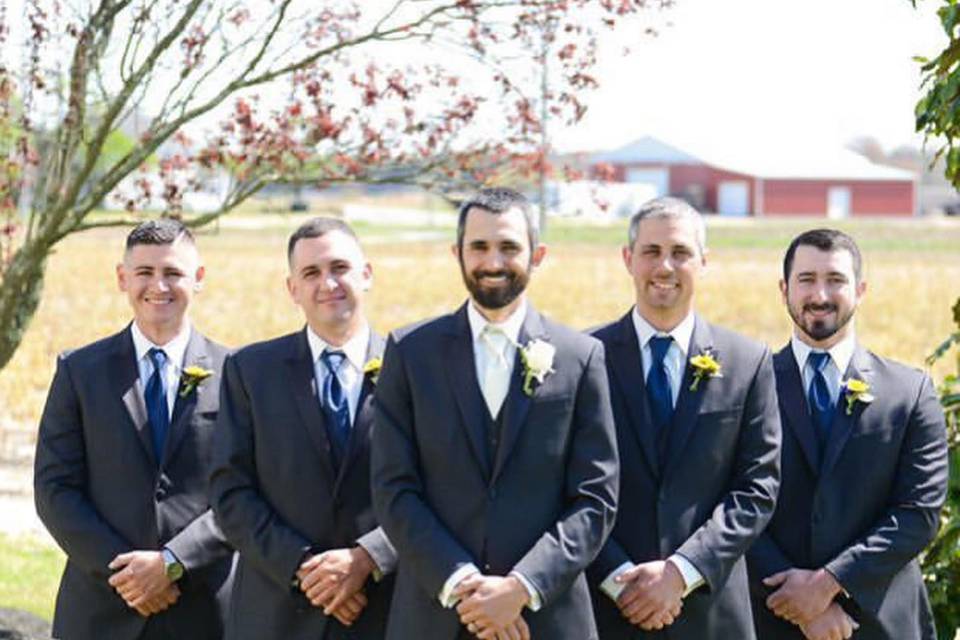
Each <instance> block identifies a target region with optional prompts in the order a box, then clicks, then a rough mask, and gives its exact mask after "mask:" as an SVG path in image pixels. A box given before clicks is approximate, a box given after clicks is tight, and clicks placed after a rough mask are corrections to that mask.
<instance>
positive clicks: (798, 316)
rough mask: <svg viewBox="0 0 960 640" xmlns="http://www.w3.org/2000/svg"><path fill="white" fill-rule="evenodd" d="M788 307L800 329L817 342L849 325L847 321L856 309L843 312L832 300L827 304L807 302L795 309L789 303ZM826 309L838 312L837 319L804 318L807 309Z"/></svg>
mask: <svg viewBox="0 0 960 640" xmlns="http://www.w3.org/2000/svg"><path fill="white" fill-rule="evenodd" d="M787 309H788V311H789V312H790V317H791V318H792V319H793V322H794V324H795V325H797V326H798V327H800V329H801V330H802V331H803V332H804V333H805V334H807V335H808V336H809V337H810V338H811V339H813V340H814V341H815V342H823V341H824V340H827V339H829V338H832V337H833V336H834V335H835V334H836V333H837V332H838V331H840V330H841V329H843V328H844V327H845V326H847V323H848V322H850V319H851V318H853V312H854V310H853V309H851V310H850V311H848V312H847V313H846V314H842V313H840V311H839V308H838V307H837V305H835V304H833V303H830V302H828V303H826V304H805V305H803V306H802V307H801V308H800V309H795V308H794V307H792V306H789V305H788V307H787ZM825 310H829V311H832V312H834V314H836V320H830V319H814V320H804V317H803V314H804V312H806V311H825Z"/></svg>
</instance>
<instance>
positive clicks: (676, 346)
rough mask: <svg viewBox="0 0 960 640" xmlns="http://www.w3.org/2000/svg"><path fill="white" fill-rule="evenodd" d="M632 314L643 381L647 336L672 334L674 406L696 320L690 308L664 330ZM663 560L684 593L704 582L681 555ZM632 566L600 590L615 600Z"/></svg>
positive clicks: (669, 356) (668, 363)
mask: <svg viewBox="0 0 960 640" xmlns="http://www.w3.org/2000/svg"><path fill="white" fill-rule="evenodd" d="M632 317H633V328H634V330H635V331H636V332H637V342H638V343H639V345H640V361H641V363H642V364H643V379H644V381H646V380H647V378H648V377H649V376H650V368H651V366H652V364H653V353H652V352H651V350H650V339H651V338H653V337H656V336H660V337H666V336H670V337H671V338H673V342H671V343H670V348H669V349H667V353H666V354H665V355H664V356H663V366H664V368H665V369H666V370H667V379H668V380H669V381H670V392H671V394H672V396H673V406H674V407H676V406H677V398H679V397H680V385H682V384H683V374H684V373H685V372H686V368H687V352H688V351H689V349H690V340H691V339H692V338H693V328H694V326H695V324H696V321H695V317H694V314H693V312H692V311H691V312H690V313H689V314H687V317H686V318H684V319H683V320H681V321H680V323H679V324H678V325H677V326H675V327H674V328H673V329H671V330H670V331H669V332H667V333H665V332H663V331H659V330H657V329H655V328H654V327H653V325H651V324H650V323H649V322H647V321H646V320H645V319H644V318H643V316H641V315H640V312H639V311H637V308H636V307H634V308H633V314H632ZM667 561H668V562H671V563H673V566H675V567H676V568H677V570H678V571H680V575H681V576H682V577H683V584H684V592H683V595H684V597H686V596H687V594H689V593H690V592H692V591H693V590H695V589H696V588H697V587H699V586H700V585H702V584H703V583H704V580H703V574H701V573H700V572H699V571H698V570H697V568H696V567H695V566H693V563H691V562H690V561H689V560H687V559H686V558H684V557H683V556H681V555H679V554H677V553H675V554H673V555H671V556H670V557H669V558H667ZM635 566H637V565H636V564H634V563H633V562H624V563H623V564H621V565H620V566H619V567H617V568H616V569H614V570H613V571H611V572H610V573H609V574H608V575H607V577H606V578H604V580H603V582H601V583H600V590H601V591H603V592H604V593H606V594H607V595H608V596H609V597H610V598H611V599H613V600H616V599H617V598H618V597H619V596H620V592H621V591H623V589H624V588H625V587H626V585H624V584H620V583H618V582H616V578H617V577H618V576H620V575H621V574H623V573H626V572H627V571H628V570H630V569H632V568H634V567H635Z"/></svg>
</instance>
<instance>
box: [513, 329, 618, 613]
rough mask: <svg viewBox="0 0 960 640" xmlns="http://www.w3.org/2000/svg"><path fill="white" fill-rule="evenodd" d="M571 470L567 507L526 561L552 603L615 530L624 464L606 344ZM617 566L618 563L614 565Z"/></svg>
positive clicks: (587, 384)
mask: <svg viewBox="0 0 960 640" xmlns="http://www.w3.org/2000/svg"><path fill="white" fill-rule="evenodd" d="M573 421H574V426H573V430H572V434H573V436H572V441H571V442H570V444H569V451H570V455H569V459H568V462H567V473H566V487H565V489H566V508H565V509H564V511H563V513H562V514H561V516H560V519H559V520H558V521H557V522H556V524H554V525H553V526H552V527H550V528H549V529H548V530H547V531H546V532H544V534H543V535H542V536H541V537H540V539H539V540H537V542H536V543H535V544H534V546H533V547H532V548H531V549H530V550H529V551H528V552H527V553H526V554H525V555H524V556H523V558H521V559H520V562H518V563H517V565H516V566H515V567H514V570H515V571H517V572H519V573H521V574H522V575H523V576H524V577H526V578H527V579H528V580H529V581H530V582H531V583H533V585H534V586H535V587H536V588H537V590H538V591H539V592H540V595H541V597H542V601H543V605H544V606H548V605H549V604H550V603H551V602H552V601H553V600H555V599H556V598H557V597H558V596H559V595H562V594H563V593H564V592H565V591H566V590H567V589H569V587H570V586H571V585H572V584H573V582H574V580H575V579H576V578H577V576H578V575H579V574H580V573H581V572H583V571H584V570H585V569H586V568H587V566H588V565H589V564H590V563H591V562H593V560H594V559H595V558H596V556H597V554H598V553H599V552H600V549H601V547H602V546H603V543H604V541H605V540H606V539H607V537H608V536H609V535H610V532H611V531H612V530H613V525H614V521H615V517H616V508H617V491H618V488H619V487H618V484H619V462H618V458H617V442H616V431H615V429H614V424H613V411H612V409H611V408H610V387H609V385H608V383H607V373H606V365H605V364H604V355H603V347H602V346H601V344H600V343H599V342H597V343H596V344H595V345H594V348H593V350H592V351H591V352H590V355H589V356H588V358H587V362H586V365H585V370H584V372H583V375H582V376H581V379H580V384H579V385H578V388H577V397H576V405H575V409H574V415H573ZM614 568H615V567H614Z"/></svg>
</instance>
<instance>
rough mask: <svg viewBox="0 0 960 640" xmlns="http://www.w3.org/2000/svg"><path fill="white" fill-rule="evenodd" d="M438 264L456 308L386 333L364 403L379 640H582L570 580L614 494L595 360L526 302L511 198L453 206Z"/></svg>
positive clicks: (591, 343)
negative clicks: (373, 399) (444, 258)
mask: <svg viewBox="0 0 960 640" xmlns="http://www.w3.org/2000/svg"><path fill="white" fill-rule="evenodd" d="M453 250H454V253H455V255H456V257H457V258H458V260H459V263H460V269H461V273H462V275H463V280H464V283H465V284H466V287H467V290H468V291H469V293H470V299H469V300H468V301H467V302H466V304H464V305H463V306H462V307H460V309H459V310H457V311H456V312H454V313H452V314H450V315H444V316H440V317H439V318H436V319H433V320H429V321H426V322H423V323H421V324H419V325H415V326H412V327H408V328H406V329H403V330H400V331H397V332H395V333H394V334H393V335H392V336H391V338H390V340H389V342H388V345H387V350H386V353H385V356H384V369H383V374H382V375H381V377H380V386H379V388H378V390H377V413H376V423H375V429H374V443H373V462H372V466H373V483H374V505H375V508H376V511H377V514H378V516H379V517H380V520H381V522H382V523H383V527H384V529H386V531H387V533H388V535H389V536H390V539H391V540H393V541H394V543H395V544H396V546H397V549H398V551H399V553H400V566H399V569H398V576H397V586H396V592H395V594H394V600H393V605H392V607H391V612H390V620H389V624H388V628H387V636H386V637H387V638H388V640H410V639H412V638H430V640H454V638H466V637H470V636H469V635H468V634H473V635H476V636H478V637H480V638H501V639H517V638H529V637H530V636H531V635H532V636H533V637H536V638H544V639H546V638H549V639H550V640H564V639H569V640H593V639H595V638H596V637H597V635H596V629H595V626H594V623H593V615H592V611H591V608H590V597H589V592H588V589H587V584H586V581H585V579H584V576H583V573H582V572H583V570H584V569H585V568H586V566H587V564H589V563H590V561H591V560H592V559H593V557H594V555H595V554H596V552H597V550H598V549H599V548H600V545H602V544H603V541H604V539H605V538H606V536H607V534H608V533H609V530H610V527H611V526H612V523H613V517H614V513H615V508H616V494H617V492H616V482H617V464H616V446H615V442H614V434H613V423H612V417H611V414H610V405H609V397H608V395H607V394H608V391H607V383H606V376H605V372H604V364H603V362H604V360H603V349H602V347H601V346H600V344H599V343H598V342H597V341H596V340H593V339H592V338H589V337H587V336H585V335H582V334H580V333H577V332H574V331H571V330H570V329H567V328H565V327H563V326H561V325H559V324H557V323H555V322H552V321H550V320H548V319H547V318H545V317H544V316H542V315H540V314H539V313H538V312H537V311H536V310H534V309H533V307H532V306H531V305H530V304H529V303H528V301H527V298H526V295H525V293H524V292H525V289H526V286H527V283H528V280H529V278H530V276H531V273H532V271H533V270H534V268H535V267H537V266H538V265H539V264H540V263H541V261H542V260H543V257H544V253H545V247H544V246H543V245H541V244H540V243H539V241H538V229H537V222H536V219H535V217H534V215H533V213H532V212H531V209H530V206H529V204H528V203H527V201H526V199H525V198H524V197H523V196H522V195H521V194H519V193H517V192H516V191H513V190H511V189H484V190H482V191H480V192H479V193H478V194H476V195H475V196H473V197H472V198H470V199H469V200H467V201H466V202H464V203H463V205H462V206H461V207H460V214H459V223H458V228H457V243H456V245H455V246H454V247H453ZM454 607H455V608H454Z"/></svg>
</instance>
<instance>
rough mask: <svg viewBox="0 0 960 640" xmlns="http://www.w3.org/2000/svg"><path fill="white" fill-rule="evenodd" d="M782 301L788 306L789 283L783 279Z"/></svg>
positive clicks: (781, 282)
mask: <svg viewBox="0 0 960 640" xmlns="http://www.w3.org/2000/svg"><path fill="white" fill-rule="evenodd" d="M780 300H781V301H782V302H783V304H787V281H786V280H784V279H783V278H781V279H780Z"/></svg>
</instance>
